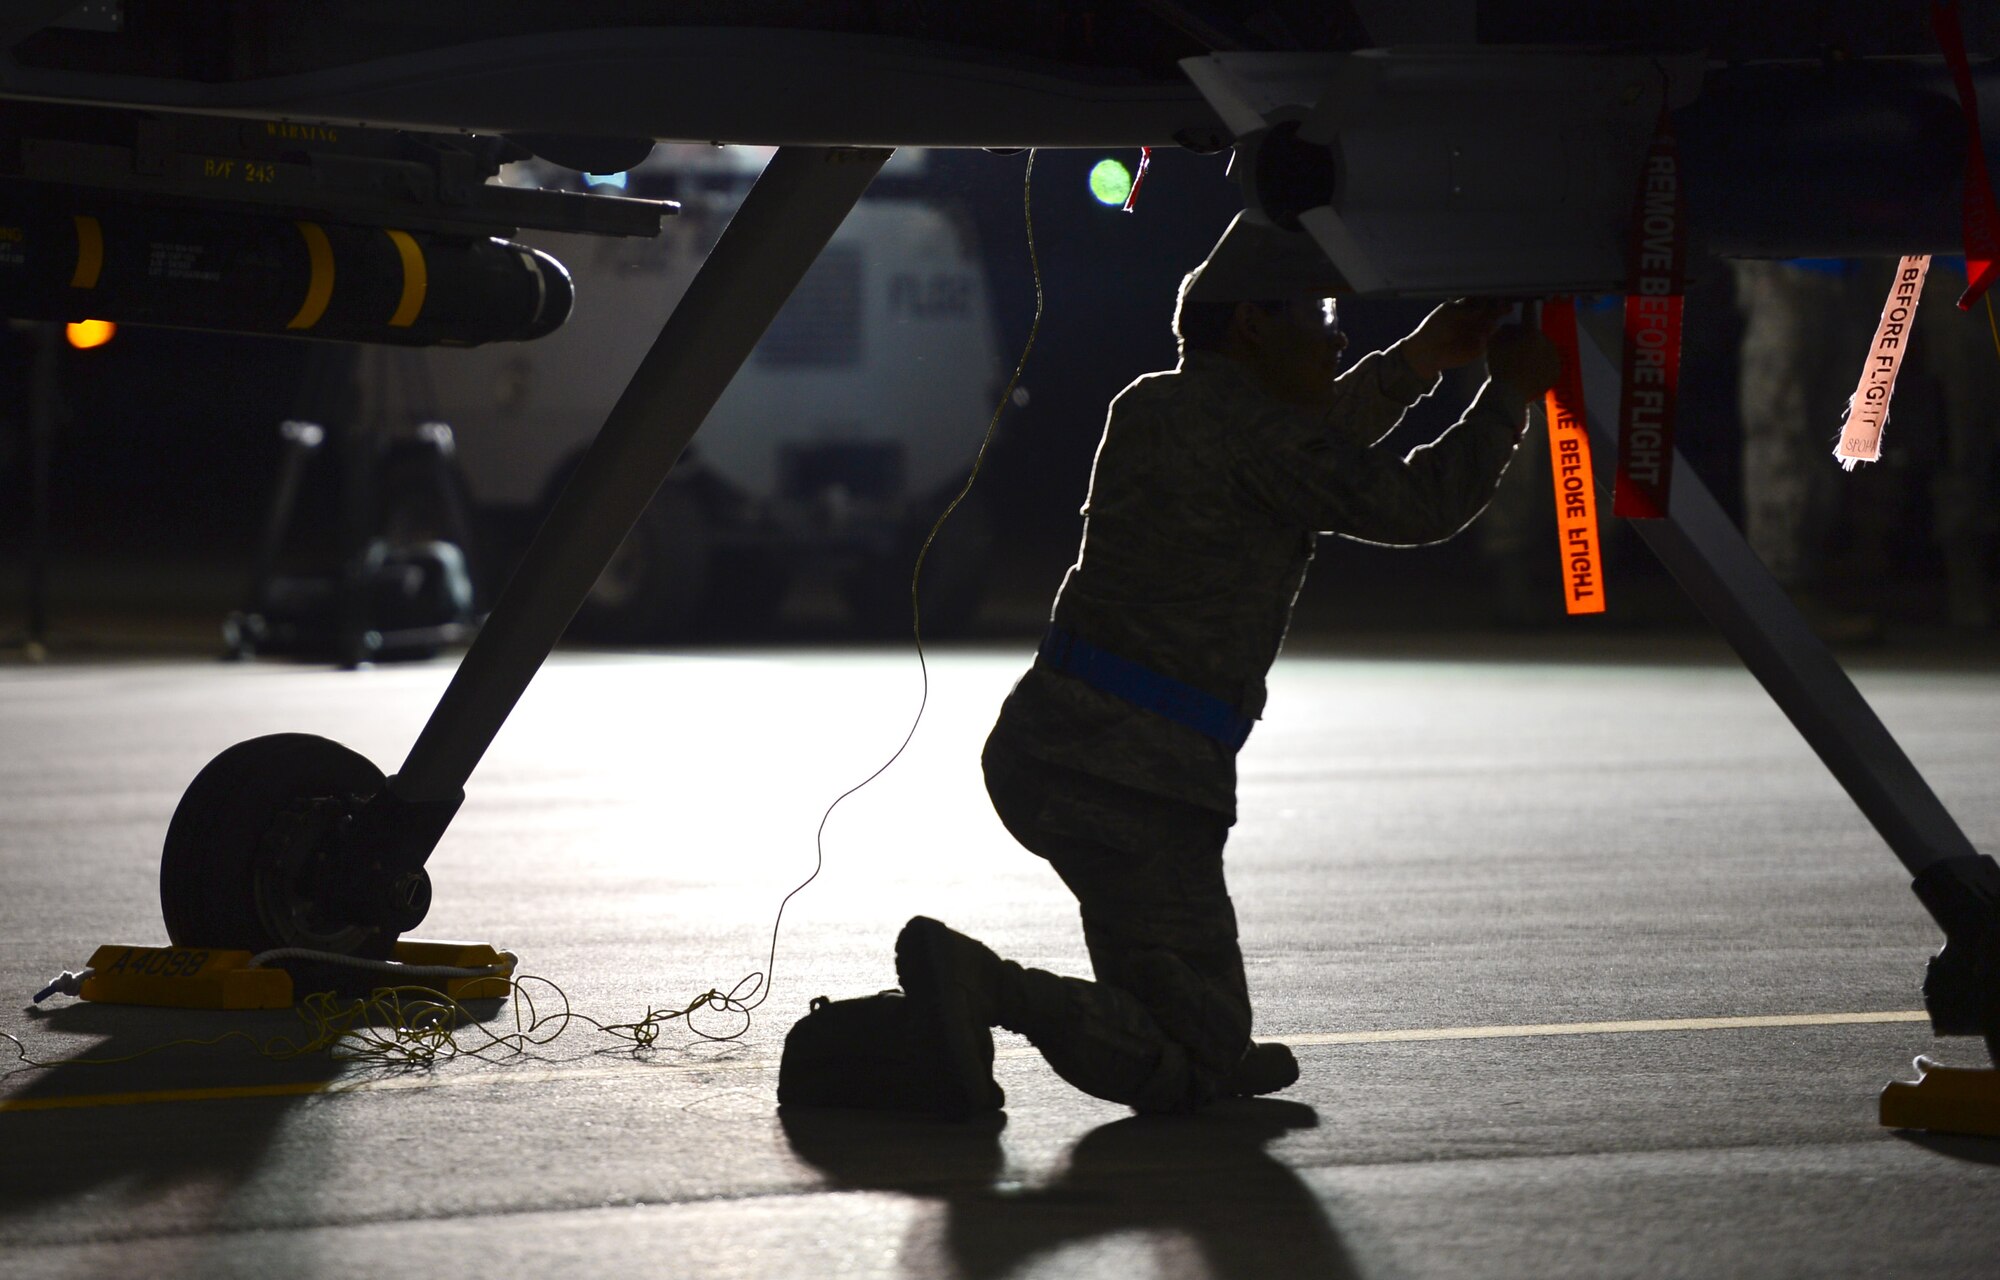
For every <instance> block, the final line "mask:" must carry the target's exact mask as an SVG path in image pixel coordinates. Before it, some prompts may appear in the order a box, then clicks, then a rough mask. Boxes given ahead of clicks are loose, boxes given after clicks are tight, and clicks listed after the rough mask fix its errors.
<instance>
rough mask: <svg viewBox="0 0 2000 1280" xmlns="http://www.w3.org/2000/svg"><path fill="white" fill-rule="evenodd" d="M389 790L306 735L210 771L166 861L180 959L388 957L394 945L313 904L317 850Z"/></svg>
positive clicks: (243, 747) (362, 766) (164, 908)
mask: <svg viewBox="0 0 2000 1280" xmlns="http://www.w3.org/2000/svg"><path fill="white" fill-rule="evenodd" d="M383 785H384V783H383V777H382V771H381V770H380V769H377V768H376V767H375V766H374V765H373V764H371V763H369V761H368V760H367V758H366V757H364V756H361V755H358V754H356V753H355V752H353V751H349V750H348V749H347V748H346V747H343V746H341V745H340V744H339V743H337V742H331V741H328V740H327V739H325V738H318V737H314V736H313V735H311V734H305V733H279V734H272V735H270V736H268V737H263V738H252V739H250V740H249V741H248V742H239V743H238V744H236V745H235V746H233V747H231V748H229V749H228V750H227V751H224V752H223V753H222V754H221V755H219V756H217V757H215V759H213V760H211V761H209V763H208V765H207V767H205V768H204V769H202V771H201V772H200V773H198V774H196V775H195V779H194V781H193V782H191V783H189V784H188V789H187V792H186V794H185V795H183V796H182V797H181V803H180V807H179V808H177V809H176V810H174V817H173V821H172V822H170V823H169V824H168V825H167V840H166V846H165V848H164V849H163V850H162V851H161V854H160V910H161V913H162V914H163V915H164V916H165V917H166V924H167V937H168V938H170V939H172V941H173V943H174V945H175V946H182V947H188V946H199V947H218V948H220V947H227V948H231V949H237V950H246V951H267V950H270V949H271V948H274V947H308V948H311V949H313V950H317V951H334V952H339V953H340V954H342V955H352V956H364V957H368V958H371V959H380V958H382V957H384V956H387V955H388V954H389V949H390V948H391V947H392V946H394V945H395V942H396V935H395V934H394V933H392V932H388V931H385V930H381V929H376V928H370V927H366V926H362V925H357V924H354V923H352V922H351V921H349V920H346V919H343V918H341V916H340V914H339V913H338V912H336V911H330V910H328V909H327V908H325V907H324V906H322V905H321V904H320V903H319V902H317V901H316V900H315V895H314V885H315V883H316V881H318V880H320V877H319V876H318V875H317V874H316V873H317V872H318V863H319V858H318V857H317V853H318V850H319V848H320V847H321V846H322V844H323V842H325V841H327V840H330V839H332V838H333V835H334V832H335V830H336V829H337V827H338V826H339V824H340V823H341V822H342V820H343V819H344V818H345V817H346V816H348V815H351V814H352V813H353V812H355V810H356V809H358V808H359V807H360V804H361V803H362V802H363V801H365V800H367V799H369V798H372V797H374V796H376V795H378V794H380V792H381V791H382V788H383Z"/></svg>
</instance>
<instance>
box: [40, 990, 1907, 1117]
mask: <svg viewBox="0 0 2000 1280" xmlns="http://www.w3.org/2000/svg"><path fill="white" fill-rule="evenodd" d="M1929 1020H1930V1015H1929V1014H1927V1013H1925V1012H1924V1011H1923V1010H1922V1009H1897V1010H1890V1011H1886V1012H1877V1013H1777V1014H1759V1015H1752V1016H1748V1017H1736V1018H1640V1019H1634V1020H1631V1021H1625V1022H1531V1023H1522V1024H1518V1025H1512V1026H1491V1027H1411V1028H1405V1029H1402V1030H1391V1031H1326V1032H1300V1033H1298V1034H1294V1035H1283V1034H1280V1035H1277V1036H1273V1037H1272V1039H1274V1040H1279V1041H1282V1042H1283V1043H1285V1044H1288V1045H1290V1046H1292V1047H1293V1048H1295V1049H1297V1048H1305V1047H1312V1046H1322V1045H1349V1044H1410V1043H1415V1042H1419V1041H1425V1040H1526V1039H1533V1038H1536V1037H1542V1036H1598V1035H1625V1034H1632V1033H1635V1032H1663V1031H1735V1030H1748V1029H1754V1028H1773V1027H1842V1026H1857V1025H1867V1024H1875V1023H1893V1022H1927V1021H1929ZM1034 1055H1035V1050H1034V1049H1033V1048H1032V1047H1030V1046H1027V1045H1020V1046H1016V1047H1009V1048H1005V1049H1001V1050H1000V1051H999V1052H998V1053H997V1054H995V1055H994V1056H995V1057H997V1058H999V1059H1002V1060H1006V1059H1014V1058H1027V1057H1033V1056H1034ZM777 1068H778V1064H777V1062H776V1061H775V1060H774V1059H770V1058H764V1057H745V1058H741V1059H733V1058H724V1059H717V1060H716V1061H713V1062H701V1063H671V1064H669V1063H659V1062H634V1063H631V1064H629V1065H625V1066H618V1067H610V1068H607V1067H604V1066H590V1067H510V1066H504V1065H503V1066H497V1067H490V1068H488V1069H484V1070H475V1071H460V1072H450V1073H449V1074H446V1073H441V1072H435V1071H426V1072H411V1073H408V1074H403V1075H394V1076H380V1077H364V1078H360V1079H356V1078H351V1077H350V1078H343V1079H335V1080H305V1081H295V1082H292V1083H289V1084H256V1085H230V1086H225V1087H218V1088H211V1089H153V1090H143V1091H138V1092H132V1093H87V1094H84V1093H80V1094H63V1095H55V1096H49V1097H39V1098H37V1097H28V1098H0V1112H9V1111H59V1110H66V1109H73V1108H91V1107H129V1106H139V1105H144V1104H148V1103H160V1102H213V1101H224V1100H230V1099H240V1098H296V1097H312V1096H327V1097H333V1096H339V1095H344V1094H358V1093H401V1092H407V1091H409V1090H415V1089H437V1088H443V1087H445V1086H447V1085H481V1084H485V1085H503V1084H504V1085H525V1084H554V1083H560V1082H562V1081H565V1080H587V1079H602V1078H606V1077H610V1076H623V1075H635V1074H637V1073H639V1072H642V1071H671V1072H675V1073H695V1072H732V1071H775V1070H777Z"/></svg>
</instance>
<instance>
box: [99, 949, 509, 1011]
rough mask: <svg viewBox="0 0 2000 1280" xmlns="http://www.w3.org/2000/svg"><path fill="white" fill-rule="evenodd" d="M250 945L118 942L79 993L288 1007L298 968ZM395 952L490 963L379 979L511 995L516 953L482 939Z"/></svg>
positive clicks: (195, 1005)
mask: <svg viewBox="0 0 2000 1280" xmlns="http://www.w3.org/2000/svg"><path fill="white" fill-rule="evenodd" d="M255 958H256V957H255V956H253V955H252V954H251V953H250V952H248V951H229V950H221V949H216V948H206V947H137V946H124V945H119V944H112V945H108V946H102V947H99V948H98V949H97V950H96V951H95V952H93V953H92V954H91V957H90V967H89V969H87V970H85V972H84V976H83V980H82V983H81V985H80V988H79V989H78V991H77V994H78V995H79V996H81V997H82V998H83V999H85V1000H94V1001H98V1002H100V1003H105V1004H143V1005H158V1006H163V1007H166V1008H174V1009H283V1008H288V1007H289V1006H290V1005H291V1003H292V1000H293V997H294V991H293V981H292V975H291V974H290V973H288V972H287V971H286V970H285V969H283V968H281V967H279V965H278V964H276V963H267V964H260V965H253V964H252V963H251V961H252V960H253V959H255ZM391 959H393V960H394V961H395V963H397V964H399V965H409V966H412V967H415V968H432V967H444V968H451V969H484V970H490V971H491V972H489V973H485V974H481V975H477V976H470V977H447V978H441V979H440V978H433V977H423V976H419V975H415V974H413V975H411V976H410V977H409V978H408V979H400V978H398V976H397V975H396V974H395V973H394V972H393V971H389V970H385V971H384V972H383V973H382V974H381V981H380V982H379V983H378V984H377V985H382V986H389V985H395V984H397V983H398V982H401V981H409V982H415V983H421V984H422V985H424V986H430V987H435V988H436V989H437V990H439V991H442V992H443V993H444V994H445V995H447V996H450V997H451V998H452V999H454V1000H490V999H497V998H499V997H502V996H505V995H506V994H507V991H508V986H509V982H510V980H511V978H512V977H513V973H514V957H513V956H512V955H510V954H508V953H506V952H504V951H499V950H496V949H495V948H493V947H491V946H488V945H487V944H485V943H483V942H418V941H412V940H405V941H402V942H398V943H397V944H396V946H395V949H394V951H393V952H392V953H391Z"/></svg>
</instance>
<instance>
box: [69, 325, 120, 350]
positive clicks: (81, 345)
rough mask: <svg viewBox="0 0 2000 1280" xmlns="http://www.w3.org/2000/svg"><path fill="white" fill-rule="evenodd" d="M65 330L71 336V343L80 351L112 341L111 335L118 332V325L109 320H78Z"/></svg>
mask: <svg viewBox="0 0 2000 1280" xmlns="http://www.w3.org/2000/svg"><path fill="white" fill-rule="evenodd" d="M63 332H64V333H65V334H66V335H67V336H68V337H69V345H71V346H72V347H75V348H76V349H77V350H79V351H88V350H90V349H91V348H92V347H101V346H103V345H104V344H105V343H107V342H109V341H111V335H112V334H114V333H117V332H118V326H117V325H115V324H113V323H111V322H110V321H109V320H78V321H75V322H74V323H72V324H70V325H68V326H66V327H65V328H64V330H63Z"/></svg>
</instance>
